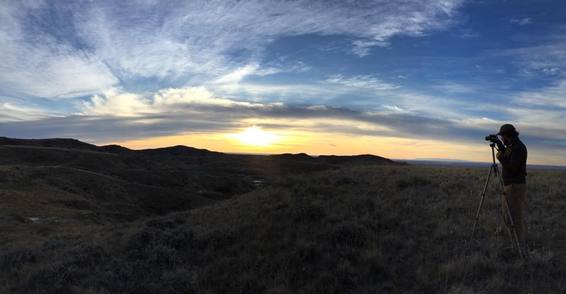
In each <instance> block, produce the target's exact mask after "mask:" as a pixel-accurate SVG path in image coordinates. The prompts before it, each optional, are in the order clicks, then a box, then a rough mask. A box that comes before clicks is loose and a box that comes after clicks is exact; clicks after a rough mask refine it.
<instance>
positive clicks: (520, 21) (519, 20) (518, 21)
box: [509, 17, 532, 26]
mask: <svg viewBox="0 0 566 294" xmlns="http://www.w3.org/2000/svg"><path fill="white" fill-rule="evenodd" d="M509 22H510V23H513V24H516V25H520V26H526V25H528V24H531V22H532V21H531V18H530V17H520V18H512V19H510V20H509Z"/></svg>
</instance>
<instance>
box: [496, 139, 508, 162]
mask: <svg viewBox="0 0 566 294" xmlns="http://www.w3.org/2000/svg"><path fill="white" fill-rule="evenodd" d="M495 144H497V155H496V156H495V157H497V159H498V160H499V162H501V164H507V163H508V161H509V159H508V158H507V156H506V155H505V150H507V148H506V147H505V145H503V143H501V141H499V140H498V141H497V142H495Z"/></svg>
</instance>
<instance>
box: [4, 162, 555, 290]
mask: <svg viewBox="0 0 566 294" xmlns="http://www.w3.org/2000/svg"><path fill="white" fill-rule="evenodd" d="M487 169H488V168H487V167H486V168H485V169H483V168H455V167H427V166H380V165H366V166H348V167H343V168H341V169H338V170H326V171H321V172H316V173H312V174H308V175H305V174H301V175H288V176H283V177H279V178H276V179H275V180H273V181H271V182H269V183H266V184H265V185H263V186H262V187H260V188H259V189H256V190H254V191H252V192H249V193H246V194H243V195H240V196H237V197H234V198H232V199H227V200H223V201H220V202H217V203H214V204H211V205H208V206H204V207H200V208H196V209H192V210H187V211H182V212H173V213H170V214H167V215H165V216H158V217H152V218H149V219H146V220H143V221H137V222H131V223H127V225H126V224H125V225H124V226H123V227H117V226H103V227H101V228H100V230H99V231H97V232H96V233H94V234H93V235H91V236H82V237H81V238H76V239H70V240H69V239H61V240H58V239H55V238H54V239H52V240H49V241H46V242H44V243H43V244H39V245H34V246H28V247H18V248H5V249H3V250H2V252H1V254H0V292H2V293H563V292H564V291H565V290H564V289H565V286H566V281H565V280H564V277H566V262H565V258H564V250H565V248H564V230H563V224H564V221H565V220H566V215H565V214H566V210H565V209H564V208H565V205H566V198H565V197H564V194H565V193H564V190H563V189H564V187H565V184H566V178H565V175H566V174H565V173H564V172H559V171H542V170H534V171H529V176H528V196H527V197H528V209H527V211H526V222H527V227H528V242H529V246H530V259H528V260H527V261H522V260H520V259H519V258H518V257H517V256H516V254H514V253H513V252H509V251H508V250H506V249H505V248H506V247H507V246H509V245H510V243H509V240H507V239H506V236H505V235H504V231H503V230H501V227H500V213H499V195H497V189H496V185H495V181H493V182H492V183H493V184H492V185H491V186H490V187H489V189H488V195H487V200H486V203H485V206H484V208H483V211H482V215H481V219H480V227H479V230H478V231H477V233H476V240H475V241H470V239H469V238H470V233H471V227H472V224H473V220H474V213H475V210H476V207H477V204H478V201H479V194H480V191H481V189H482V188H483V184H484V181H485V176H486V175H487Z"/></svg>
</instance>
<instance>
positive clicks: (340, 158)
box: [318, 154, 401, 164]
mask: <svg viewBox="0 0 566 294" xmlns="http://www.w3.org/2000/svg"><path fill="white" fill-rule="evenodd" d="M318 158H320V159H322V160H323V161H324V162H327V163H332V164H344V163H379V164H383V163H389V164H401V163H398V162H395V161H393V160H391V159H388V158H385V157H381V156H377V155H372V154H360V155H320V156H318Z"/></svg>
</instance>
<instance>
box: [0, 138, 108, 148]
mask: <svg viewBox="0 0 566 294" xmlns="http://www.w3.org/2000/svg"><path fill="white" fill-rule="evenodd" d="M0 145H18V146H36V147H57V148H70V149H88V150H96V149H97V148H98V147H97V146H96V145H92V144H89V143H85V142H82V141H79V140H77V139H71V138H49V139H13V138H7V137H0Z"/></svg>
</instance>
